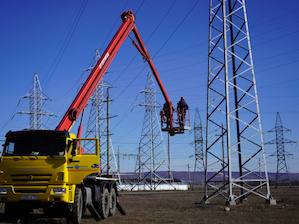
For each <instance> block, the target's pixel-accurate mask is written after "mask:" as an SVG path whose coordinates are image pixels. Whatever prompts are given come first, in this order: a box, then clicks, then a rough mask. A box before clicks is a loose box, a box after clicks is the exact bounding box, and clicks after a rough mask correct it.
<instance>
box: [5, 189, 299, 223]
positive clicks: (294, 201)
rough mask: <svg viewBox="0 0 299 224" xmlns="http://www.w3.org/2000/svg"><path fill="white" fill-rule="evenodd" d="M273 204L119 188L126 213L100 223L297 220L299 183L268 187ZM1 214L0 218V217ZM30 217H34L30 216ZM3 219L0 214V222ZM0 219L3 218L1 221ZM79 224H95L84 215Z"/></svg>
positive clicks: (253, 199) (252, 198) (196, 192)
mask: <svg viewBox="0 0 299 224" xmlns="http://www.w3.org/2000/svg"><path fill="white" fill-rule="evenodd" d="M271 193H272V195H273V197H274V198H275V199H276V200H277V205H275V206H273V205H268V204H266V203H265V200H264V199H261V198H259V197H255V196H249V197H248V200H247V201H246V202H245V203H242V204H238V205H236V206H230V210H229V211H225V207H226V206H225V205H224V201H223V200H222V199H221V198H220V197H218V199H215V200H213V201H211V204H210V205H201V204H200V203H199V202H200V201H201V199H202V197H203V191H202V190H201V189H199V190H194V191H191V190H190V191H174V192H121V193H120V202H121V205H122V207H123V208H124V209H125V211H126V213H127V215H126V216H122V215H121V214H120V213H119V212H117V214H116V215H115V216H113V217H110V218H108V219H106V220H101V221H100V223H102V224H105V223H132V224H135V223H136V224H137V223H207V224H210V223H211V224H212V223H213V224H217V223H232V224H234V223H238V224H240V223H299V212H298V211H299V187H293V188H288V187H279V188H278V189H272V191H271ZM1 218H2V220H1ZM33 220H34V217H33ZM1 221H3V214H2V216H1V217H0V222H1ZM41 222H42V223H53V224H54V223H56V224H57V223H64V220H61V219H60V220H53V219H52V220H45V219H35V221H32V222H31V223H41ZM1 223H3V222H1ZM81 223H82V224H84V223H85V224H87V223H88V224H95V223H97V222H96V221H94V220H93V218H92V217H90V216H85V217H84V219H83V220H82V222H81Z"/></svg>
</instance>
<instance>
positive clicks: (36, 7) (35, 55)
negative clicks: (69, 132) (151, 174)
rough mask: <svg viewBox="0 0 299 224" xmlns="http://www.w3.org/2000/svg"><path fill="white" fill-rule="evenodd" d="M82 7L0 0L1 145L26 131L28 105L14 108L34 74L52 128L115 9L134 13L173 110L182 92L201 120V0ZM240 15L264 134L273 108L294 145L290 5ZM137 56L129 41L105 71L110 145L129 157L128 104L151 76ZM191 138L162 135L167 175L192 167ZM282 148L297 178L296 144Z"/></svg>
mask: <svg viewBox="0 0 299 224" xmlns="http://www.w3.org/2000/svg"><path fill="white" fill-rule="evenodd" d="M85 3H86V1H83V0H63V1H57V0H52V1H47V0H45V1H38V0H27V1H21V0H10V1H0V27H1V36H0V58H1V62H0V75H1V82H0V104H1V116H0V140H4V136H5V133H6V132H7V131H9V130H20V129H22V128H25V127H27V126H28V124H29V117H27V116H26V115H15V116H13V115H14V114H15V113H16V112H18V111H21V110H25V109H27V108H28V106H29V103H28V101H26V100H25V99H22V100H21V101H20V103H19V104H18V102H19V99H20V97H21V96H24V95H25V94H27V93H28V92H29V91H30V89H31V86H32V80H33V75H34V73H38V75H39V78H40V81H41V85H42V88H43V92H44V93H45V94H46V95H47V96H49V97H50V98H51V99H52V101H47V102H46V103H45V106H44V107H45V108H46V109H47V110H49V111H51V112H53V113H55V114H57V117H56V118H55V117H51V118H50V119H48V118H47V117H45V118H44V119H43V123H44V125H45V126H46V127H48V128H50V129H55V127H56V126H57V125H58V123H59V121H60V119H61V118H62V116H63V115H64V113H65V111H66V110H67V109H68V107H69V105H70V104H71V102H72V100H73V99H74V97H75V95H76V92H77V91H78V88H79V86H80V84H81V83H83V82H84V81H85V79H86V77H87V73H83V70H85V69H86V68H88V67H89V66H90V64H91V62H92V59H93V56H94V51H95V49H99V51H100V54H101V53H103V51H104V50H105V48H106V47H107V45H108V43H109V42H110V40H111V38H112V37H113V35H114V34H115V32H116V31H117V29H118V28H119V26H120V25H121V19H120V14H121V12H123V11H127V10H132V11H133V12H134V13H135V15H136V25H137V27H138V30H139V32H140V34H141V36H142V38H143V40H144V42H145V43H146V47H147V49H148V51H149V53H150V55H151V57H152V58H153V61H154V64H155V66H156V68H157V70H158V72H159V74H160V76H161V79H162V81H163V84H164V85H165V88H166V90H167V92H168V94H169V96H170V99H171V100H172V102H173V104H176V102H177V101H178V100H179V98H180V97H181V96H184V97H185V99H186V100H187V102H188V104H189V106H190V108H191V116H192V118H194V115H195V108H199V110H200V113H201V118H202V121H203V123H204V124H205V113H206V100H207V99H206V88H207V87H206V83H207V73H208V60H207V59H208V56H207V49H208V12H209V1H207V0H199V1H197V0H187V1H185V0H184V1H183V0H177V1H174V0H165V1H161V0H151V1H141V0H140V1H136V0H128V1H125V0H122V1H121V0H109V1H96V0H89V1H88V2H87V4H86V5H85ZM80 9H84V10H82V11H80ZM81 12H82V13H81ZM247 13H248V22H249V28H250V35H251V36H250V38H251V45H252V53H253V59H254V67H255V73H256V80H257V89H258V96H259V103H260V112H261V118H262V126H263V131H264V132H266V131H268V130H270V129H272V128H273V127H274V126H275V119H276V112H279V113H280V116H281V119H282V122H283V125H284V126H285V127H287V128H289V129H291V130H292V133H286V134H285V136H284V137H285V138H287V139H291V140H294V141H297V142H299V121H298V115H299V105H298V103H297V102H298V100H299V91H298V86H299V77H298V69H297V66H298V64H299V56H298V51H299V43H298V38H299V28H298V27H299V26H298V24H299V17H298V14H299V3H298V1H296V0H290V1H288V3H287V4H286V3H285V2H284V3H283V2H282V1H278V0H274V1H271V4H269V1H258V0H251V1H247ZM132 35H133V34H132ZM136 54H137V51H136V49H135V48H134V46H132V44H131V41H130V40H129V38H128V39H127V40H126V41H125V42H124V44H123V46H122V47H121V49H120V51H119V53H118V54H117V55H116V57H115V59H114V61H113V62H112V64H111V66H110V68H109V71H111V73H109V74H107V75H106V76H105V80H106V81H107V82H108V83H110V84H112V85H114V86H115V87H116V88H113V89H111V91H110V93H111V98H112V99H114V102H113V103H112V104H111V114H112V115H118V116H117V117H116V118H113V119H112V120H111V127H112V130H111V131H112V132H113V133H114V135H113V136H112V141H113V143H114V149H115V151H116V150H117V149H118V147H119V148H120V151H121V153H128V154H134V153H137V151H136V150H137V147H138V143H139V139H140V134H141V128H142V122H143V108H141V107H136V106H135V105H136V104H138V103H141V102H143V99H144V98H143V97H144V96H143V95H142V94H140V93H139V92H140V91H141V90H142V89H143V88H144V86H145V81H146V75H147V73H148V72H150V69H149V68H148V67H146V68H144V67H145V64H144V63H143V60H142V58H141V56H140V55H138V54H137V56H136ZM135 56H136V57H135ZM134 57H135V58H134ZM157 99H158V102H159V103H160V104H161V105H162V104H163V103H164V101H163V97H162V94H161V92H160V91H159V90H158V89H157ZM12 117H13V119H12ZM85 120H86V122H87V118H86V119H85ZM73 131H74V132H76V130H73ZM204 134H205V133H204ZM264 138H265V142H267V141H270V140H272V139H274V138H275V136H274V134H273V133H272V134H266V135H265V137H264ZM165 140H166V136H165ZM192 141H193V133H192V132H190V133H189V132H187V133H186V134H184V135H178V136H174V137H173V138H172V139H171V142H172V151H171V154H172V156H171V160H172V164H171V166H172V169H173V170H187V164H190V166H191V170H192V169H193V166H194V157H193V158H189V156H191V155H193V154H194V148H193V146H191V145H189V144H190V143H191V142H192ZM285 148H286V151H288V152H289V153H291V154H293V155H294V156H293V158H287V164H288V167H289V170H290V172H298V170H299V169H298V168H299V167H298V162H299V152H298V147H297V146H296V145H286V146H285ZM265 149H266V155H267V156H269V155H271V154H273V153H274V152H275V150H276V148H275V145H266V146H265ZM267 163H268V170H269V171H273V172H275V171H276V158H275V157H269V158H268V159H267ZM121 166H122V168H123V169H131V168H132V166H135V161H134V160H133V159H132V158H131V159H130V160H129V159H128V158H125V159H122V162H121Z"/></svg>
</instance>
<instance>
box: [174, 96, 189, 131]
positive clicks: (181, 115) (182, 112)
mask: <svg viewBox="0 0 299 224" xmlns="http://www.w3.org/2000/svg"><path fill="white" fill-rule="evenodd" d="M188 109H189V106H188V104H187V103H186V101H185V98H184V97H181V100H180V101H179V102H178V107H177V112H178V120H179V124H180V126H181V127H182V126H184V123H185V117H186V110H188Z"/></svg>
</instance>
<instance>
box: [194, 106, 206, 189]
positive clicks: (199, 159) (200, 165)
mask: <svg viewBox="0 0 299 224" xmlns="http://www.w3.org/2000/svg"><path fill="white" fill-rule="evenodd" d="M194 148H195V165H194V174H193V183H194V184H196V183H200V176H201V175H200V173H201V172H203V171H204V153H203V138H202V122H201V118H200V113H199V109H198V108H196V110H195V118H194Z"/></svg>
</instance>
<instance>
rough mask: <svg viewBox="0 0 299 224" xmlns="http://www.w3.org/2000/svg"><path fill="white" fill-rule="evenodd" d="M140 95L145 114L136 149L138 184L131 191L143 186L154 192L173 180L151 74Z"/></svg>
mask: <svg viewBox="0 0 299 224" xmlns="http://www.w3.org/2000/svg"><path fill="white" fill-rule="evenodd" d="M141 93H144V94H145V102H144V103H142V104H139V105H138V106H144V107H145V113H144V120H143V125H142V132H141V138H140V142H139V147H138V155H139V158H138V164H137V168H136V170H135V173H136V175H138V183H137V184H136V185H135V186H133V188H132V189H134V188H135V187H137V186H138V185H139V184H144V186H145V187H147V189H149V190H156V189H157V187H158V185H159V184H161V183H165V184H170V185H171V183H172V180H173V179H172V175H171V171H170V170H169V169H170V166H169V164H168V161H169V160H168V157H167V151H166V147H165V144H164V140H163V135H162V131H161V126H160V123H159V121H160V120H159V117H158V114H157V107H159V106H158V105H157V102H156V88H155V84H154V80H153V78H152V75H151V73H149V74H148V76H147V83H146V86H145V89H144V90H143V91H141ZM159 171H167V172H159ZM162 173H164V174H165V175H164V174H163V175H162Z"/></svg>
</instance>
